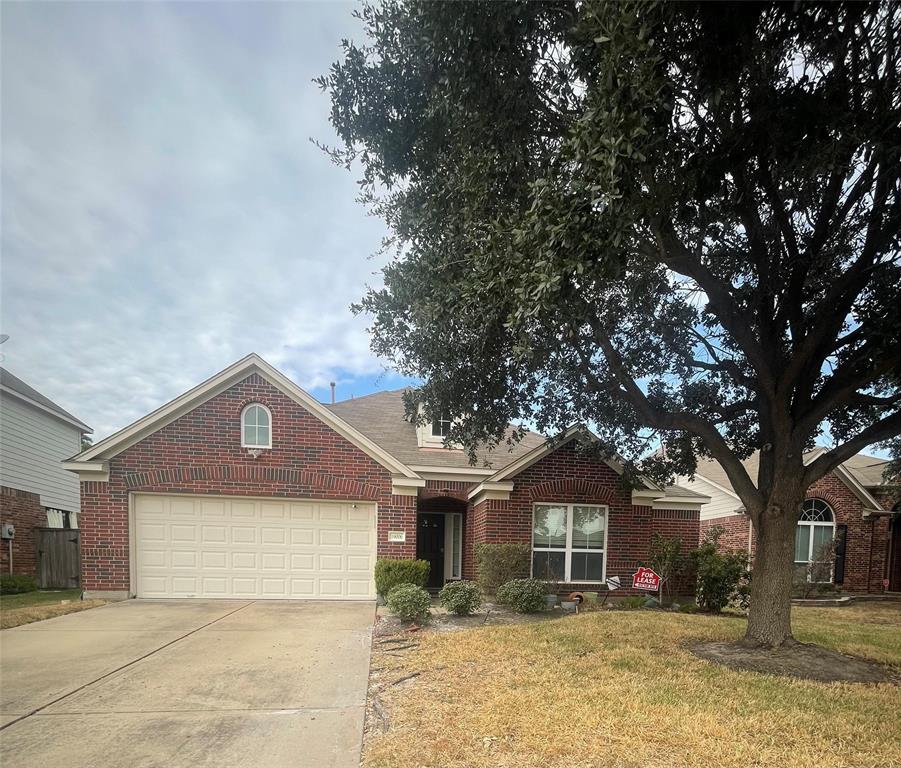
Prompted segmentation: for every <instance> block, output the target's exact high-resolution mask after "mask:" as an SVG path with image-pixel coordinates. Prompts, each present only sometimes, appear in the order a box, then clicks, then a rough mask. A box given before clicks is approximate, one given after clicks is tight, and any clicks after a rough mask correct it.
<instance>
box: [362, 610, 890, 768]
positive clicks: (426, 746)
mask: <svg viewBox="0 0 901 768" xmlns="http://www.w3.org/2000/svg"><path fill="white" fill-rule="evenodd" d="M744 623H745V622H744V619H743V618H740V617H735V616H720V617H714V616H702V615H686V614H671V613H659V612H651V611H632V612H626V611H604V612H600V613H588V614H583V615H581V616H576V617H569V618H564V619H560V620H558V621H549V622H543V623H536V624H523V625H517V626H507V627H486V628H483V629H474V630H467V631H463V632H456V633H452V634H439V633H428V634H426V633H419V635H420V636H417V638H416V640H415V642H416V643H418V644H419V646H418V647H417V648H413V649H412V650H409V651H407V652H406V653H394V652H383V653H376V654H375V655H374V657H373V664H374V665H376V664H377V665H379V666H380V667H381V672H380V678H381V679H382V680H383V681H385V684H383V685H381V686H379V694H378V695H379V698H380V701H379V709H380V710H383V711H384V712H385V713H386V717H385V718H384V719H385V721H386V722H387V723H388V730H387V731H386V732H383V733H380V732H376V733H370V735H369V738H368V739H367V747H366V750H365V753H364V765H367V766H380V767H381V766H384V767H385V768H388V767H389V766H390V767H391V768H407V767H410V768H412V767H413V766H417V767H418V766H442V768H444V767H447V768H451V767H457V766H460V767H462V766H483V765H486V766H487V765H490V766H498V767H500V768H505V767H507V766H509V767H510V768H513V767H514V766H516V767H517V768H526V767H528V766H535V767H536V768H537V767H538V766H542V768H564V767H565V768H589V767H591V768H639V766H640V767H641V768H657V767H659V768H664V767H665V768H675V767H676V766H697V767H698V768H705V767H709V768H749V767H751V766H761V767H762V766H781V767H782V768H850V767H851V766H853V767H854V768H866V767H869V766H872V768H877V767H878V768H888V767H889V766H901V730H899V729H898V728H897V723H898V720H897V717H898V712H899V708H901V688H899V687H897V686H893V685H890V684H880V685H862V684H849V683H830V684H824V683H815V682H810V681H802V680H796V679H791V678H778V677H773V676H769V675H761V674H758V673H754V672H740V671H733V670H731V669H727V668H725V667H721V666H717V665H714V664H711V663H709V662H706V661H702V660H700V659H698V658H696V657H695V656H694V655H692V654H691V652H690V651H689V650H688V649H687V646H688V645H689V644H691V643H692V642H694V641H699V640H700V641H703V640H734V639H737V638H738V637H740V635H741V633H742V631H743V628H744ZM794 627H795V634H796V637H797V638H798V639H799V640H801V641H804V642H815V643H819V644H821V645H823V646H826V647H828V648H832V649H834V650H837V651H841V652H844V653H850V654H854V655H858V656H862V657H865V658H868V659H872V660H874V661H880V662H884V663H889V664H892V665H895V666H897V667H898V668H899V670H901V605H899V604H897V603H895V604H879V603H860V604H858V605H854V606H850V607H846V608H832V609H816V608H795V610H794ZM411 675H412V676H413V677H407V676H411ZM403 678H407V679H406V680H405V681H404V682H402V683H401V684H399V685H396V686H392V685H390V682H391V680H392V679H393V680H401V679H403Z"/></svg>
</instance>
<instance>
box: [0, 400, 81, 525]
mask: <svg viewBox="0 0 901 768" xmlns="http://www.w3.org/2000/svg"><path fill="white" fill-rule="evenodd" d="M79 450H81V433H80V432H79V430H78V428H77V427H74V426H72V425H71V424H67V423H66V422H64V421H61V420H60V419H57V418H55V417H54V416H51V415H50V414H48V413H45V412H44V411H41V410H40V409H38V408H34V407H32V406H30V405H28V404H26V403H23V402H22V401H21V400H19V399H18V398H17V397H14V396H13V395H10V394H8V393H7V392H3V393H2V394H0V484H2V485H6V486H8V487H10V488H18V489H20V490H23V491H31V492H32V493H38V494H40V496H41V504H43V505H44V506H45V507H58V508H59V509H66V510H69V511H71V512H78V511H79V509H80V505H79V501H80V496H79V488H78V477H77V476H76V475H74V474H73V473H72V472H67V471H66V470H64V469H63V468H62V466H60V462H61V461H63V460H64V459H68V458H69V457H70V456H74V455H75V454H76V453H78V451H79Z"/></svg>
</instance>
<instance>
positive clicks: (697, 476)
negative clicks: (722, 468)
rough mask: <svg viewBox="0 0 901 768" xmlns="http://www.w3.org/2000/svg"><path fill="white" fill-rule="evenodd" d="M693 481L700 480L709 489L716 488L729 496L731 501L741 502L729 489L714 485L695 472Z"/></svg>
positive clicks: (707, 478) (708, 479)
mask: <svg viewBox="0 0 901 768" xmlns="http://www.w3.org/2000/svg"><path fill="white" fill-rule="evenodd" d="M686 479H687V475H686ZM695 480H700V481H702V482H704V483H707V485H709V486H710V487H711V488H716V489H717V490H718V491H722V492H723V493H725V494H726V495H727V496H731V497H732V498H733V499H738V501H741V499H739V497H738V494H737V493H736V492H735V491H733V490H732V489H731V488H727V487H726V486H725V485H720V484H719V483H715V482H713V480H711V479H710V478H709V477H706V476H704V475H702V474H700V473H698V472H695Z"/></svg>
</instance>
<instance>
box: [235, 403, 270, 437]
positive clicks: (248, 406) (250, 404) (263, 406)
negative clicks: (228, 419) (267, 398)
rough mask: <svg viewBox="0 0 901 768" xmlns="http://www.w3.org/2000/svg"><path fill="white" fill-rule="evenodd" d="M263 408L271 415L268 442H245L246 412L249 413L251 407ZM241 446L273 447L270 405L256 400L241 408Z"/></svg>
mask: <svg viewBox="0 0 901 768" xmlns="http://www.w3.org/2000/svg"><path fill="white" fill-rule="evenodd" d="M257 407H259V408H262V409H263V410H264V411H266V415H267V416H268V417H269V442H268V444H265V445H264V444H262V443H259V444H252V443H248V442H245V440H244V414H245V413H247V411H249V410H250V409H251V408H257ZM241 447H242V448H272V411H270V410H269V408H268V407H266V406H265V405H263V404H262V403H260V402H257V401H254V402H252V403H248V404H247V405H245V406H244V407H243V408H242V409H241Z"/></svg>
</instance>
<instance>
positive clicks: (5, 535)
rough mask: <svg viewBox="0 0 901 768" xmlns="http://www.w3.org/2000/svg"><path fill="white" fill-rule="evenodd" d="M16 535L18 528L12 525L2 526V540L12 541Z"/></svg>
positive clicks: (0, 537) (0, 535)
mask: <svg viewBox="0 0 901 768" xmlns="http://www.w3.org/2000/svg"><path fill="white" fill-rule="evenodd" d="M15 535H16V526H14V525H13V524H12V523H3V525H0V539H11V538H13V537H14V536H15Z"/></svg>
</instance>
